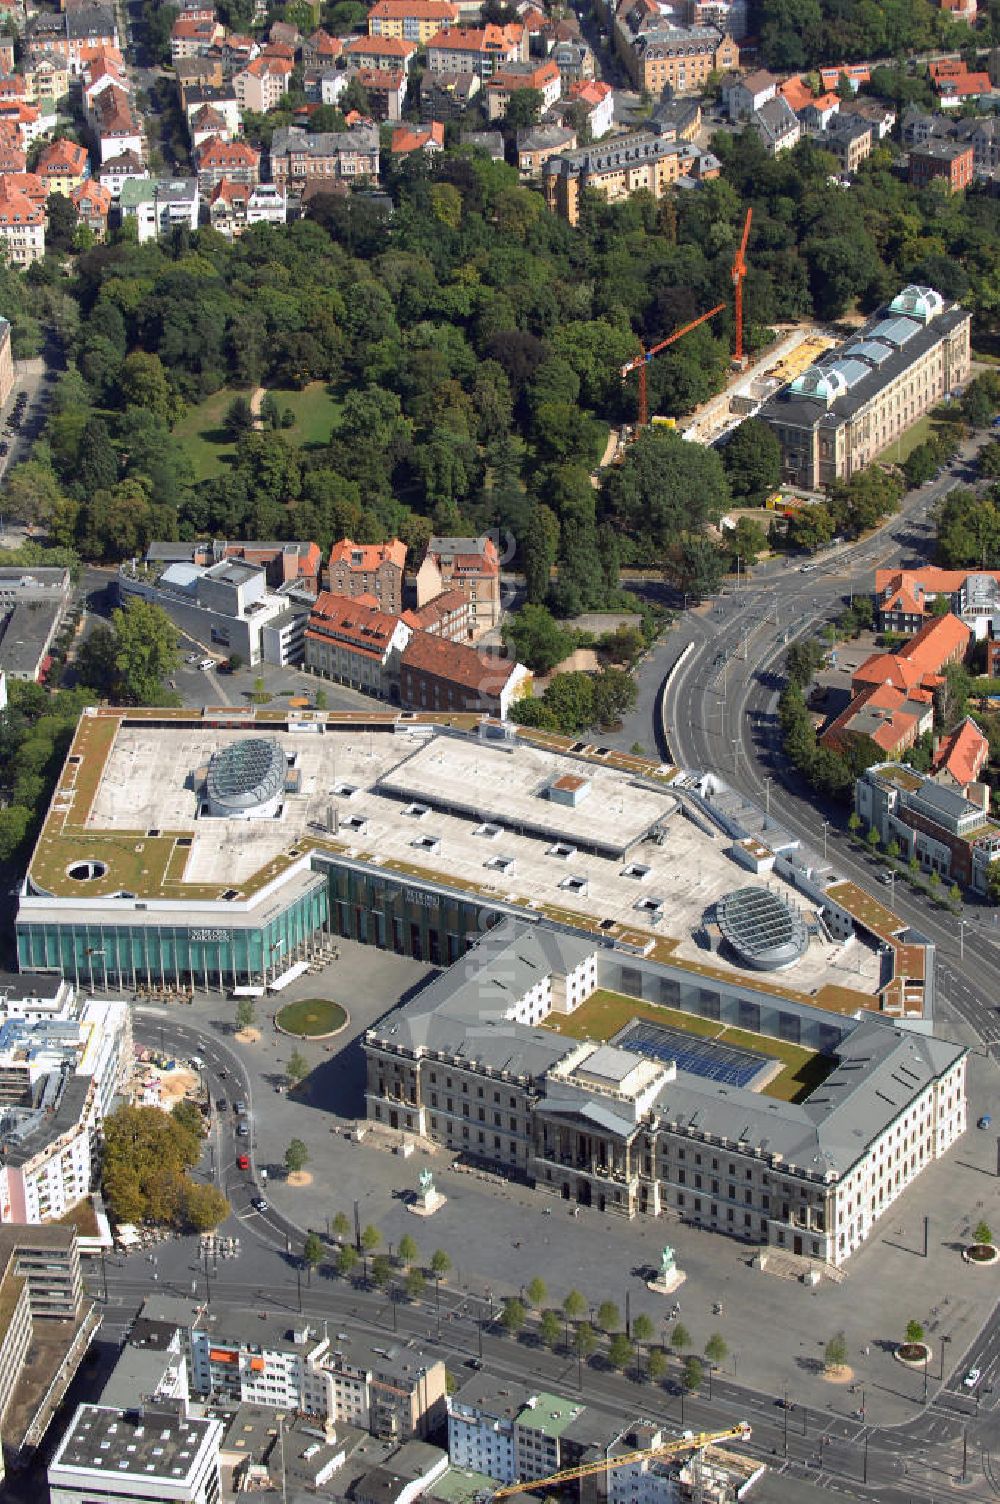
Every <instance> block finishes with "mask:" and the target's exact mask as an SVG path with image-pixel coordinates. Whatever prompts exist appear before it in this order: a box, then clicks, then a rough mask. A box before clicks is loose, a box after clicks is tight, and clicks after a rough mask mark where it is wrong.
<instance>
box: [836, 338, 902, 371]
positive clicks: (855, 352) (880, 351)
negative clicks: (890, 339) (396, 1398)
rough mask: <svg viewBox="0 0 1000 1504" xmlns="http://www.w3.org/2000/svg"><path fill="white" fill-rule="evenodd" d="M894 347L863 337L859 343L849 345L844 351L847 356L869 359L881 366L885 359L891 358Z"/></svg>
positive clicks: (873, 363) (849, 357)
mask: <svg viewBox="0 0 1000 1504" xmlns="http://www.w3.org/2000/svg"><path fill="white" fill-rule="evenodd" d="M891 354H892V347H891V346H890V345H884V344H882V343H881V342H880V341H879V340H874V339H863V340H861V342H860V343H859V344H857V345H848V347H847V349H846V350H845V351H844V356H845V358H848V359H858V360H869V361H871V363H872V365H873V366H880V365H881V364H882V363H883V361H886V360H888V359H889V356H890V355H891Z"/></svg>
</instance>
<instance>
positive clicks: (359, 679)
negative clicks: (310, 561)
mask: <svg viewBox="0 0 1000 1504" xmlns="http://www.w3.org/2000/svg"><path fill="white" fill-rule="evenodd" d="M410 636H411V629H410V628H409V627H408V626H407V625H406V623H405V622H404V621H403V620H402V619H401V618H400V617H399V616H398V615H395V614H393V613H390V612H387V611H382V610H380V608H379V603H378V601H377V600H376V599H375V597H374V596H373V595H359V596H356V597H354V598H353V599H352V598H351V597H350V596H346V595H334V594H332V593H331V592H329V591H325V590H324V591H322V592H321V593H320V595H318V596H317V598H316V604H315V606H314V607H313V609H312V611H311V612H310V615H309V625H308V626H307V627H306V637H305V667H306V668H307V669H311V670H312V671H313V672H314V673H317V674H321V675H322V676H323V678H325V679H333V680H335V681H336V682H337V683H338V684H348V685H350V687H351V688H352V689H360V690H363V691H364V692H365V693H366V694H370V695H374V696H375V698H376V699H389V698H391V686H392V685H394V684H396V683H397V682H398V674H399V660H400V656H401V654H402V652H403V650H404V648H405V647H406V645H407V643H408V642H409V640H410Z"/></svg>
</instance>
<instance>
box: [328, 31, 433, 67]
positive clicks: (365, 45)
mask: <svg viewBox="0 0 1000 1504" xmlns="http://www.w3.org/2000/svg"><path fill="white" fill-rule="evenodd" d="M416 55H417V44H416V42H404V41H403V40H402V38H401V37H353V38H352V39H351V41H349V42H348V43H347V46H346V47H345V48H344V57H345V59H346V61H347V66H348V67H349V68H385V69H386V70H387V71H388V72H392V73H396V72H398V71H399V69H400V68H402V70H403V72H404V73H408V72H409V70H410V68H411V67H412V65H413V59H414V58H415V57H416Z"/></svg>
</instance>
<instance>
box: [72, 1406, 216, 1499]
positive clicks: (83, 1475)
mask: <svg viewBox="0 0 1000 1504" xmlns="http://www.w3.org/2000/svg"><path fill="white" fill-rule="evenodd" d="M221 1439H222V1422H221V1421H219V1420H203V1419H197V1418H195V1417H194V1416H191V1415H188V1413H187V1407H186V1406H185V1405H184V1403H183V1402H174V1403H171V1404H165V1403H161V1404H157V1405H147V1406H139V1407H138V1408H136V1409H128V1410H125V1409H118V1408H117V1407H114V1406H111V1405H79V1406H78V1407H77V1410H76V1413H75V1414H74V1416H73V1419H72V1420H71V1421H70V1423H69V1426H68V1428H67V1430H66V1434H65V1436H64V1437H63V1439H62V1441H61V1442H60V1444H59V1446H58V1448H57V1449H56V1454H55V1456H54V1457H53V1459H52V1462H51V1464H50V1465H49V1497H50V1499H51V1504H95V1501H96V1500H99V1501H100V1504H133V1501H135V1500H141V1501H143V1504H216V1501H217V1500H218V1498H219V1443H220V1441H221Z"/></svg>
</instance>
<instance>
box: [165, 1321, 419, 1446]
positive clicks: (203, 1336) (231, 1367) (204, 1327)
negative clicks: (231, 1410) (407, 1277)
mask: <svg viewBox="0 0 1000 1504" xmlns="http://www.w3.org/2000/svg"><path fill="white" fill-rule="evenodd" d="M141 1320H142V1321H145V1323H146V1325H147V1326H154V1327H158V1328H162V1327H164V1326H165V1325H169V1324H173V1325H174V1326H175V1327H176V1328H177V1329H178V1330H180V1331H182V1333H183V1348H184V1352H185V1355H186V1358H187V1365H188V1373H189V1376H190V1386H191V1392H192V1394H196V1395H199V1396H203V1397H205V1398H212V1399H218V1400H225V1401H226V1402H227V1403H234V1404H241V1403H247V1404H253V1405H264V1406H269V1407H271V1408H273V1409H283V1410H300V1411H303V1412H305V1413H306V1414H309V1415H314V1416H318V1417H320V1418H321V1419H323V1420H324V1421H334V1422H338V1423H345V1424H348V1425H352V1426H357V1427H359V1428H360V1429H362V1430H366V1431H370V1432H372V1434H373V1435H376V1436H394V1437H398V1438H399V1440H401V1441H405V1440H409V1439H412V1438H414V1437H426V1436H427V1435H428V1433H429V1432H431V1431H433V1430H434V1428H435V1427H436V1426H437V1425H438V1424H439V1423H440V1422H441V1421H443V1419H444V1415H445V1369H444V1363H443V1362H442V1361H441V1360H440V1359H437V1358H430V1357H429V1356H428V1355H427V1354H425V1353H422V1352H420V1351H419V1350H417V1349H411V1348H409V1347H406V1346H405V1345H403V1344H399V1345H391V1344H390V1345H388V1346H386V1347H384V1348H383V1347H374V1346H371V1345H369V1344H368V1343H366V1342H364V1341H360V1340H356V1339H354V1338H348V1336H347V1334H346V1333H344V1332H339V1333H337V1334H335V1335H334V1334H328V1333H327V1332H322V1333H321V1332H317V1331H316V1330H315V1329H314V1328H312V1327H310V1326H309V1325H308V1324H307V1323H306V1322H305V1321H304V1320H300V1321H297V1322H293V1324H291V1325H289V1323H288V1321H286V1320H283V1319H281V1318H279V1317H276V1316H269V1317H267V1318H266V1319H262V1318H261V1316H260V1315H259V1314H256V1313H252V1312H247V1311H237V1310H231V1309H222V1308H217V1307H213V1309H212V1311H211V1313H207V1312H205V1311H204V1310H203V1309H202V1308H201V1307H200V1306H197V1305H195V1304H193V1303H192V1302H189V1301H184V1300H179V1299H176V1298H174V1297H172V1296H163V1295H156V1296H150V1297H149V1299H148V1300H147V1301H146V1302H145V1304H144V1306H143V1311H142V1318H141Z"/></svg>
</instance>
